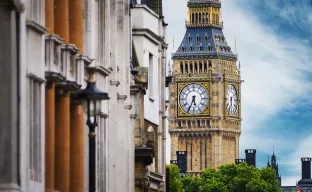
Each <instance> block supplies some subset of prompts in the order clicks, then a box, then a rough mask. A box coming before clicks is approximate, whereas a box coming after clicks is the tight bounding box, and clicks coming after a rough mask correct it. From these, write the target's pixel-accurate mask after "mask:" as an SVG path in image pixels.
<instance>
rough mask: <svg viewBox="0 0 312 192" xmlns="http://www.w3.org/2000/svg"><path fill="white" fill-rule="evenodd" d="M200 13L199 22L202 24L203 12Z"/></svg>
mask: <svg viewBox="0 0 312 192" xmlns="http://www.w3.org/2000/svg"><path fill="white" fill-rule="evenodd" d="M198 14H199V18H198V19H199V22H198V23H200V24H201V20H202V14H201V13H198Z"/></svg>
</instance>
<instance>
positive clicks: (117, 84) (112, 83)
mask: <svg viewBox="0 0 312 192" xmlns="http://www.w3.org/2000/svg"><path fill="white" fill-rule="evenodd" d="M110 85H116V87H118V86H119V85H120V82H119V81H117V80H116V81H113V80H110Z"/></svg>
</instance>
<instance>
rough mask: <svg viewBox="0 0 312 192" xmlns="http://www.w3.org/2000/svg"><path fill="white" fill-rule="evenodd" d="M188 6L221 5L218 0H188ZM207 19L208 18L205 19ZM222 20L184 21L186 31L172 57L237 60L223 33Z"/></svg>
mask: <svg viewBox="0 0 312 192" xmlns="http://www.w3.org/2000/svg"><path fill="white" fill-rule="evenodd" d="M187 5H188V7H189V8H193V7H199V8H203V7H205V6H209V7H218V8H220V7H221V2H220V0H189V1H188V4H187ZM207 20H208V19H207ZM222 29H223V22H222V21H219V20H218V21H203V20H199V21H197V20H196V22H195V20H192V21H187V22H186V33H185V35H184V38H183V40H182V42H181V44H180V46H179V48H178V49H177V51H176V53H175V54H174V55H173V57H172V59H192V58H199V59H203V58H205V59H216V58H218V59H229V60H234V61H236V60H237V55H236V54H234V53H233V52H232V49H231V47H230V46H229V45H228V43H227V41H226V39H225V36H224V34H223V31H222Z"/></svg>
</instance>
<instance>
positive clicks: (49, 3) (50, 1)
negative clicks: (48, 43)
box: [45, 0, 54, 35]
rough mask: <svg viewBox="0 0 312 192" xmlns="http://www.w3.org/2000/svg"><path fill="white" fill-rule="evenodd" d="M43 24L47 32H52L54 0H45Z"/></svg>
mask: <svg viewBox="0 0 312 192" xmlns="http://www.w3.org/2000/svg"><path fill="white" fill-rule="evenodd" d="M45 25H46V28H47V29H48V33H49V34H51V35H52V34H54V0H45Z"/></svg>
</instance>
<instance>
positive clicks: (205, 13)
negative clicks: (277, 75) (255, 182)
mask: <svg viewBox="0 0 312 192" xmlns="http://www.w3.org/2000/svg"><path fill="white" fill-rule="evenodd" d="M193 15H194V16H193ZM200 15H202V17H201V19H200V17H199V16H200ZM187 18H188V19H187V23H186V33H185V36H184V38H183V40H182V43H181V44H180V46H179V48H178V50H177V51H176V53H175V54H174V55H173V57H172V60H173V73H172V81H171V82H170V83H169V117H168V119H169V133H170V138H171V160H177V156H176V151H187V172H188V173H190V174H193V175H198V174H200V172H201V170H203V169H205V168H217V167H219V166H220V165H222V164H230V163H235V159H236V158H238V154H239V137H240V133H241V82H242V81H241V77H240V65H238V66H237V55H236V54H234V53H233V52H232V50H231V48H230V46H229V45H228V44H227V42H226V39H225V37H224V35H223V32H222V29H223V22H222V21H221V2H220V1H219V0H201V1H198V0H189V1H188V17H187ZM189 84H200V85H202V86H203V87H205V89H206V90H207V93H208V106H207V108H205V111H204V113H201V114H198V115H192V114H187V113H185V112H184V111H183V110H182V109H181V107H180V101H179V99H180V94H181V91H182V89H183V88H184V87H185V86H187V85H189ZM229 85H233V86H234V87H235V90H236V94H237V109H236V111H235V113H234V114H233V115H230V114H229V113H228V111H227V109H226V89H227V87H228V86H229Z"/></svg>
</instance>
